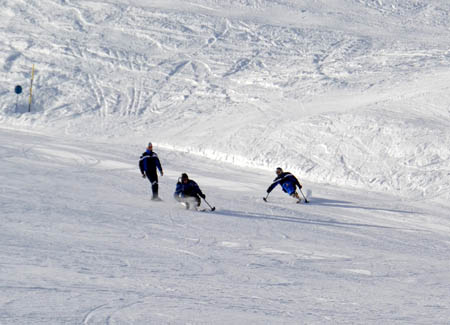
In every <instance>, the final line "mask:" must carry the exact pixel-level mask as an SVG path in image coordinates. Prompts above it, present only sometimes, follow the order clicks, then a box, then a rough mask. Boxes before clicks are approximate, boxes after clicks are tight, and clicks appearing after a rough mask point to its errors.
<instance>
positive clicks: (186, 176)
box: [181, 173, 189, 180]
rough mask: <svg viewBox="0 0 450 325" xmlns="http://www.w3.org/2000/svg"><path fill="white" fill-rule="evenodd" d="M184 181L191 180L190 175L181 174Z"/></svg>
mask: <svg viewBox="0 0 450 325" xmlns="http://www.w3.org/2000/svg"><path fill="white" fill-rule="evenodd" d="M184 179H189V177H188V174H186V173H183V174H181V180H184Z"/></svg>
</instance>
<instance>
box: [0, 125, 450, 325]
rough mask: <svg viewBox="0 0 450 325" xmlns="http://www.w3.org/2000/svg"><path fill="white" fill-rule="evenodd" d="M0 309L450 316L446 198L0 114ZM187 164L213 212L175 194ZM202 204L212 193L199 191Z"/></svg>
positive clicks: (411, 318)
mask: <svg viewBox="0 0 450 325" xmlns="http://www.w3.org/2000/svg"><path fill="white" fill-rule="evenodd" d="M0 138H1V139H2V142H1V145H0V152H1V157H2V158H1V159H0V168H1V170H2V171H7V173H3V172H2V173H1V174H0V175H1V176H0V182H1V184H2V191H1V192H0V202H1V204H2V205H1V212H2V216H1V218H2V223H1V226H0V248H1V249H0V261H1V262H0V323H1V324H103V323H107V324H161V323H162V324H189V323H190V324H198V323H202V324H203V323H211V324H224V323H226V324H248V323H250V324H255V323H256V324H277V323H279V324H281V323H283V324H286V323H291V324H446V323H448V320H449V319H450V310H449V307H450V298H449V295H448V293H449V291H450V275H449V272H448V268H449V259H448V251H449V248H450V238H449V235H448V234H449V231H450V220H449V218H448V206H440V205H437V204H432V205H427V204H423V203H422V202H415V201H413V202H411V201H408V200H405V199H401V198H399V197H394V196H391V195H380V194H374V193H369V192H366V191H364V192H362V191H350V190H347V191H343V190H336V189H333V188H330V187H324V186H314V185H311V186H309V189H313V194H314V195H313V197H311V198H310V201H311V202H310V203H309V204H295V203H294V202H295V201H293V200H292V198H289V197H287V196H285V195H283V194H282V193H281V191H279V190H278V191H275V192H273V193H272V194H271V196H269V199H268V201H269V202H268V203H264V202H263V201H262V199H261V198H262V195H263V193H262V192H263V191H262V189H264V188H265V187H266V186H267V185H268V184H269V183H270V180H271V179H272V177H273V175H272V173H268V172H266V171H255V170H251V169H242V168H241V169H237V168H235V167H233V166H231V165H228V164H226V163H218V162H216V161H208V160H205V159H204V158H196V157H195V156H192V155H189V154H183V153H177V152H175V151H166V150H158V153H159V156H160V157H161V160H162V163H163V166H164V167H165V170H166V175H165V176H163V177H161V182H160V183H161V184H160V185H161V197H162V198H163V199H164V201H163V202H160V203H155V202H150V201H149V196H150V185H149V182H148V181H147V180H146V179H142V178H141V176H140V174H139V173H138V172H137V171H136V162H137V157H136V152H139V151H140V149H141V148H140V146H137V145H134V146H126V145H115V146H111V145H110V144H108V143H96V144H92V143H89V142H85V141H80V140H69V139H60V138H55V137H49V136H47V135H40V134H35V133H19V132H17V131H8V130H0ZM177 171H189V174H190V177H191V178H192V179H194V180H196V181H197V182H198V183H199V185H200V186H201V188H202V190H203V191H204V192H205V193H206V199H207V200H208V202H209V203H210V204H212V205H214V206H216V208H217V210H216V211H215V212H194V211H186V210H185V209H184V208H183V207H182V206H181V205H178V204H176V203H175V201H174V200H173V199H172V193H173V190H174V188H175V184H176V181H177V178H178V176H179V173H178V172H177ZM203 207H205V208H207V206H206V205H205V204H203Z"/></svg>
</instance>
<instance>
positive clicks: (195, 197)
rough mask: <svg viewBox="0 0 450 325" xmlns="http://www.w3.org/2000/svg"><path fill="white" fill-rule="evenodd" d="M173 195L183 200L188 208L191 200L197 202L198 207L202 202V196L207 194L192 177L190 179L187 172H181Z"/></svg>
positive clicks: (204, 196)
mask: <svg viewBox="0 0 450 325" xmlns="http://www.w3.org/2000/svg"><path fill="white" fill-rule="evenodd" d="M173 196H174V198H175V200H177V201H178V202H182V203H183V204H184V205H185V206H186V209H189V202H195V203H196V204H197V208H198V207H199V206H200V203H201V200H200V198H202V199H205V198H206V195H205V194H203V192H202V190H201V189H200V187H199V186H198V184H197V183H196V182H194V181H193V180H192V179H189V177H188V175H187V174H186V173H183V174H181V177H180V179H178V183H177V187H176V189H175V193H173Z"/></svg>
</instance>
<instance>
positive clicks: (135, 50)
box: [0, 0, 450, 200]
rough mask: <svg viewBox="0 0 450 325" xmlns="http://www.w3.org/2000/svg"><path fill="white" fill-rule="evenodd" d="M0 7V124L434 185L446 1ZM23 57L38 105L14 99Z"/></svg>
mask: <svg viewBox="0 0 450 325" xmlns="http://www.w3.org/2000/svg"><path fill="white" fill-rule="evenodd" d="M2 8H5V9H4V10H2V13H1V15H2V19H1V20H0V28H1V31H2V37H1V40H0V50H1V51H0V53H1V54H0V55H1V57H0V62H1V61H3V63H2V64H1V65H0V66H1V68H0V81H1V86H0V87H1V89H0V98H1V102H0V110H1V111H2V114H1V116H0V121H1V122H2V124H6V125H13V126H17V127H25V128H30V127H32V128H36V129H40V128H46V129H48V128H51V129H57V130H59V131H60V132H61V133H62V134H74V135H80V136H82V137H89V138H92V137H105V136H106V137H115V138H118V139H123V138H124V137H130V135H133V136H136V135H141V136H145V137H148V138H152V139H153V141H155V142H158V143H159V144H161V145H162V144H164V145H166V146H170V147H172V148H177V149H180V150H185V151H189V152H195V153H199V154H201V155H204V156H208V157H210V158H214V159H218V160H222V161H229V162H234V163H236V164H240V165H243V166H262V167H268V168H270V169H272V167H273V166H274V165H284V166H288V167H289V168H290V169H291V170H293V171H295V172H297V173H298V174H300V175H301V176H302V177H304V178H307V179H308V180H311V181H314V182H321V183H331V184H338V185H340V186H358V187H361V188H371V189H374V190H381V191H386V190H389V191H395V192H396V193H397V194H401V195H408V196H410V197H415V198H423V197H425V198H435V197H437V198H442V199H444V200H448V199H449V192H450V191H449V190H450V183H449V179H450V178H449V177H448V176H449V162H450V160H449V159H450V153H449V150H450V149H449V148H450V135H449V134H450V133H449V132H450V131H449V128H448V125H449V111H450V109H449V106H450V95H449V91H448V90H449V86H448V84H449V80H450V73H449V69H448V67H449V61H450V52H449V44H450V23H449V19H448V14H449V12H450V3H449V2H448V1H446V0H441V1H439V0H434V1H429V0H427V1H424V0H422V1H399V0H395V1H394V0H390V1H381V0H380V1H369V0H366V1H351V0H339V1H332V2H330V1H289V0H285V1H256V0H255V1H250V0H248V1H212V0H196V1H166V0H164V1H152V2H148V1H139V0H133V1H131V0H120V1H73V0H70V1H69V0H67V1H59V0H58V1H56V0H42V1H33V0H31V1H27V2H23V1H12V0H9V1H2ZM33 63H35V64H36V68H37V77H36V83H35V85H36V88H35V102H34V108H35V110H36V111H37V112H35V113H33V114H21V115H17V114H13V113H12V112H13V110H14V103H15V96H14V95H13V93H12V89H13V88H14V85H15V84H16V83H21V84H23V86H24V87H25V92H26V91H27V88H28V83H29V80H28V79H29V77H30V73H31V65H32V64H33ZM26 102H27V98H26V95H25V96H22V99H21V103H22V104H23V105H22V106H23V107H22V111H23V110H26V106H27V103H26Z"/></svg>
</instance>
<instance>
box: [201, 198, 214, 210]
mask: <svg viewBox="0 0 450 325" xmlns="http://www.w3.org/2000/svg"><path fill="white" fill-rule="evenodd" d="M203 201H205V203H206V204H208V206H209V208H210V209H211V211H214V210H215V209H216V207H212V206H211V204H209V203H208V201H206V199H203Z"/></svg>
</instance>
